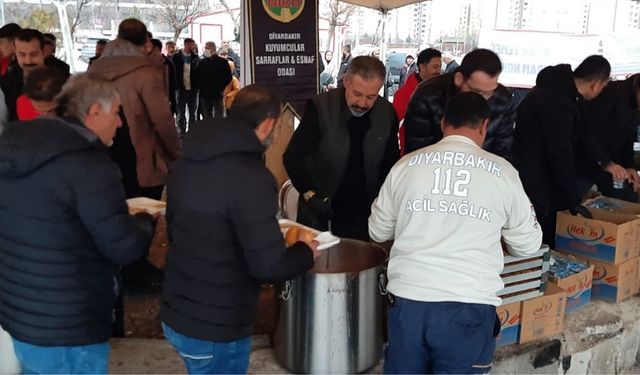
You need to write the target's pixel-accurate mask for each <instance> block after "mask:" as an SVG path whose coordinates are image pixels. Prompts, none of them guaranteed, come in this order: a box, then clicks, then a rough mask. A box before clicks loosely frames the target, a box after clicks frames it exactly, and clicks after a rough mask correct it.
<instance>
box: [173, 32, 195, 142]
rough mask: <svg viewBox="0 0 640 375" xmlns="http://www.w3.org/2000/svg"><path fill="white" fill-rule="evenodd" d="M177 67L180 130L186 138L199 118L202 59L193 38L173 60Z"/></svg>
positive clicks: (185, 42) (187, 41) (186, 41)
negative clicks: (189, 128) (199, 85)
mask: <svg viewBox="0 0 640 375" xmlns="http://www.w3.org/2000/svg"><path fill="white" fill-rule="evenodd" d="M171 60H172V61H173V64H174V65H175V67H176V87H177V88H178V90H177V91H176V95H177V103H178V130H180V135H181V136H183V137H184V135H185V134H186V132H187V130H188V128H187V116H188V117H189V120H188V125H189V127H191V126H192V125H193V124H194V123H195V122H196V121H197V120H198V118H197V116H198V82H197V81H198V76H197V69H198V63H199V62H200V58H199V57H198V54H197V53H196V41H195V40H193V39H191V38H186V39H185V40H184V47H183V48H182V50H180V51H178V52H176V53H175V54H174V55H173V57H172V58H171Z"/></svg>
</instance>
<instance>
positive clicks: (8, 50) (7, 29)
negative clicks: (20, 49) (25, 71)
mask: <svg viewBox="0 0 640 375" xmlns="http://www.w3.org/2000/svg"><path fill="white" fill-rule="evenodd" d="M20 30H22V28H21V27H20V26H19V25H17V24H15V23H8V24H6V25H4V26H2V27H0V57H2V59H1V60H0V76H3V77H4V75H5V74H7V71H8V70H9V69H10V68H12V67H14V66H16V65H17V63H16V59H15V53H16V46H15V45H14V42H13V40H14V39H15V37H16V35H18V33H19V32H20Z"/></svg>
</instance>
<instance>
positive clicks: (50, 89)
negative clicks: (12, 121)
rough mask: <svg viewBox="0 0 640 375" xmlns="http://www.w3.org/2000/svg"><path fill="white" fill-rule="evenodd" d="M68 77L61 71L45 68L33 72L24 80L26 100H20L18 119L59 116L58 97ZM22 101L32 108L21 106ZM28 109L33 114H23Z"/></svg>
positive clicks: (27, 119)
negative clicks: (28, 103)
mask: <svg viewBox="0 0 640 375" xmlns="http://www.w3.org/2000/svg"><path fill="white" fill-rule="evenodd" d="M67 78H68V77H67V76H66V75H65V74H64V73H63V72H61V71H60V70H59V69H56V68H53V67H44V68H39V69H36V70H34V71H32V72H31V73H30V74H29V76H27V78H26V79H25V80H24V96H23V97H24V99H23V97H21V98H19V99H18V105H17V107H18V118H20V120H21V121H29V120H35V119H36V118H38V117H40V116H47V117H54V116H57V109H58V101H57V99H56V96H58V94H59V93H60V91H62V86H63V85H64V84H65V82H67ZM21 100H28V101H29V102H30V106H24V105H21V103H20V101H21ZM25 107H26V108H33V109H34V111H33V112H28V113H23V112H22V111H24V110H25Z"/></svg>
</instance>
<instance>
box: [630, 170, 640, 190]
mask: <svg viewBox="0 0 640 375" xmlns="http://www.w3.org/2000/svg"><path fill="white" fill-rule="evenodd" d="M627 174H628V178H627V180H629V182H630V183H631V184H632V185H633V191H635V192H636V193H637V192H638V191H640V175H638V171H637V170H636V169H635V168H627Z"/></svg>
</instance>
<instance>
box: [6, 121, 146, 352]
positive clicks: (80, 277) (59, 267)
mask: <svg viewBox="0 0 640 375" xmlns="http://www.w3.org/2000/svg"><path fill="white" fill-rule="evenodd" d="M73 126H76V127H78V129H79V130H76V129H74V128H73ZM83 132H84V134H82V133H83ZM92 134H93V133H91V132H90V131H89V130H88V129H86V128H84V127H82V126H81V125H69V124H67V123H65V122H63V121H62V120H57V119H38V120H34V121H30V122H26V123H13V124H10V125H9V126H8V127H7V128H6V129H5V130H4V132H3V133H2V135H1V136H0V191H1V192H2V193H1V194H0V325H2V328H4V329H5V330H6V331H8V332H9V333H10V334H11V336H13V337H14V338H16V339H18V340H20V341H24V342H27V343H30V344H34V345H40V346H77V345H87V344H95V343H101V342H105V341H107V340H108V338H109V336H110V334H111V326H112V310H113V304H114V299H115V293H116V290H117V288H116V285H115V278H114V276H116V275H117V272H118V264H127V263H131V262H133V261H135V260H137V259H139V258H140V257H141V256H143V255H144V254H145V253H146V251H147V250H148V248H149V243H150V241H151V236H152V232H153V226H152V224H151V223H150V222H149V221H146V220H144V219H141V218H140V219H138V220H136V219H134V218H132V217H131V216H129V215H128V212H127V207H126V204H125V201H124V190H123V188H122V185H121V181H120V173H119V171H118V167H117V166H116V165H115V164H113V162H111V160H110V159H109V157H108V155H107V154H106V148H105V147H104V146H103V145H102V144H99V143H98V141H90V140H89V139H88V138H90V137H91V135H92ZM94 137H95V136H94Z"/></svg>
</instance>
